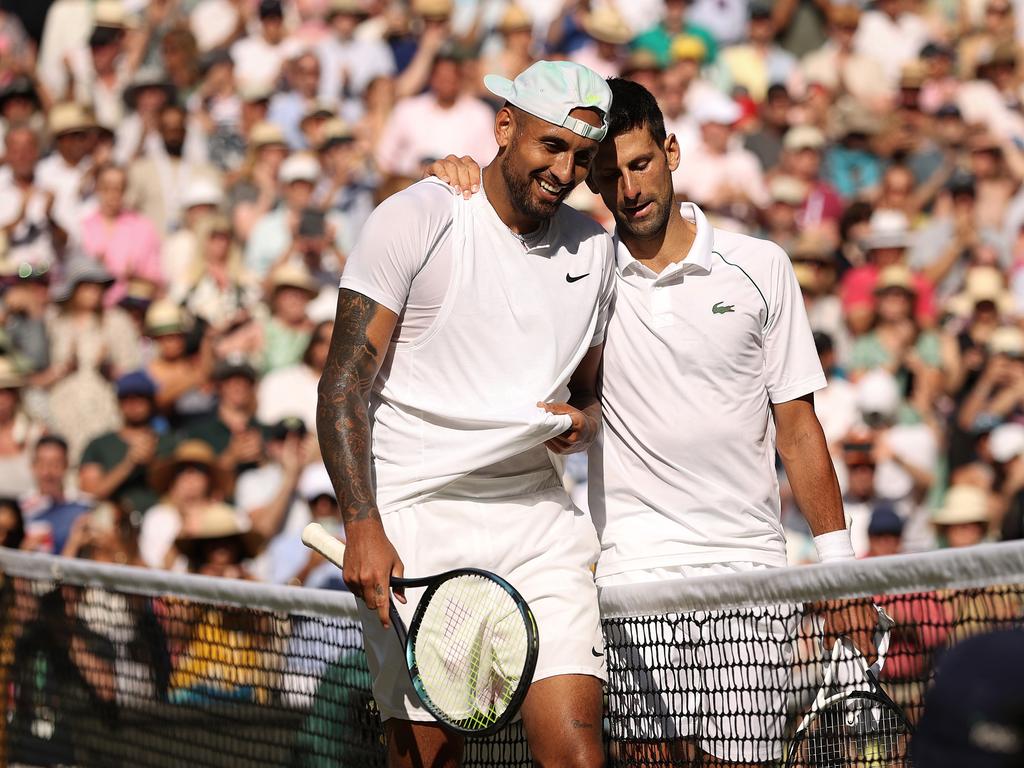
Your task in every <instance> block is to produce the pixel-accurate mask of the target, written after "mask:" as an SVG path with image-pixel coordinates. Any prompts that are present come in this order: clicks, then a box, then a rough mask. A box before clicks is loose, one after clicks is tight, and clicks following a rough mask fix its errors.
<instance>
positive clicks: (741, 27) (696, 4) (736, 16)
mask: <svg viewBox="0 0 1024 768" xmlns="http://www.w3.org/2000/svg"><path fill="white" fill-rule="evenodd" d="M749 5H750V2H749V0H693V2H691V3H690V4H689V8H687V10H686V20H687V21H688V22H690V23H691V24H694V25H696V26H699V27H704V28H705V29H706V30H708V32H710V33H711V34H712V35H714V37H715V40H716V41H717V42H718V44H719V45H729V44H731V43H738V42H740V41H741V40H743V38H744V37H746V35H747V19H748V18H749V16H750V11H749Z"/></svg>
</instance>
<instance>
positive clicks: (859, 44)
mask: <svg viewBox="0 0 1024 768" xmlns="http://www.w3.org/2000/svg"><path fill="white" fill-rule="evenodd" d="M927 41H928V27H927V25H926V24H925V22H924V20H923V19H922V18H921V17H920V16H918V15H917V14H913V13H904V14H901V15H900V16H899V18H896V19H893V18H892V17H890V16H889V15H887V14H885V13H882V12H881V11H875V10H872V11H866V12H865V13H864V15H863V16H861V19H860V24H859V25H858V27H857V35H856V37H855V38H854V40H853V47H854V50H855V51H857V53H860V54H862V55H864V56H867V57H869V58H872V59H875V60H876V61H878V62H879V63H880V64H881V65H882V69H883V71H884V72H885V76H886V79H887V81H888V84H889V85H890V86H891V87H893V88H895V87H896V85H897V83H898V82H899V78H900V68H901V67H902V66H903V65H904V64H905V63H906V62H908V61H911V60H913V59H916V58H917V55H918V53H920V51H921V48H923V47H924V44H925V43H926V42H927Z"/></svg>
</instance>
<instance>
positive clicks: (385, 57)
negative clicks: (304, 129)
mask: <svg viewBox="0 0 1024 768" xmlns="http://www.w3.org/2000/svg"><path fill="white" fill-rule="evenodd" d="M316 53H317V56H318V57H319V58H320V71H321V75H320V98H321V99H323V100H324V101H326V102H329V103H334V102H336V101H338V100H339V99H341V98H344V99H345V100H349V99H358V98H359V97H361V96H362V95H363V91H365V90H366V86H367V85H369V84H370V81H371V80H373V79H374V78H377V77H381V76H388V75H393V74H394V73H395V58H394V56H392V55H391V49H390V48H388V47H387V45H385V44H384V43H382V42H380V41H377V40H339V39H337V38H329V39H327V40H325V41H324V42H322V43H321V44H320V45H319V46H318V47H317V52H316Z"/></svg>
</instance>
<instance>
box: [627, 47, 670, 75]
mask: <svg viewBox="0 0 1024 768" xmlns="http://www.w3.org/2000/svg"><path fill="white" fill-rule="evenodd" d="M662 69H663V67H662V66H661V62H660V61H658V57H657V56H656V55H655V54H654V52H653V51H649V50H647V49H646V48H637V49H636V50H635V51H632V52H631V53H630V54H629V58H628V59H626V61H625V62H623V64H622V74H623V75H632V74H635V73H636V72H660V71H661V70H662Z"/></svg>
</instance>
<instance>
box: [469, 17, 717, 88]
mask: <svg viewBox="0 0 1024 768" xmlns="http://www.w3.org/2000/svg"><path fill="white" fill-rule="evenodd" d="M687 5H689V3H688V2H687V0H666V1H665V14H664V16H662V18H661V21H660V22H659V23H658V24H657V25H655V26H652V27H650V28H648V29H646V30H643V32H642V34H640V35H638V36H637V37H636V39H635V40H633V43H632V44H633V47H634V48H638V49H642V50H648V51H650V52H651V53H653V54H654V55H655V56H657V57H658V61H659V62H661V64H662V66H666V65H668V63H669V62H670V61H671V60H672V44H673V43H674V42H675V41H676V40H678V39H679V38H680V37H681V36H684V35H691V36H693V37H695V38H697V39H698V40H700V42H701V43H703V45H704V51H705V61H706V62H707V63H708V64H713V63H714V62H715V57H716V56H717V55H718V46H717V43H716V41H715V37H714V35H712V34H711V33H710V32H709V31H708V30H706V29H705V28H704V27H701V26H699V25H696V24H693V23H692V22H691V21H690V20H689V19H687V13H686V11H687V8H686V7H687ZM488 71H490V70H488Z"/></svg>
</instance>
